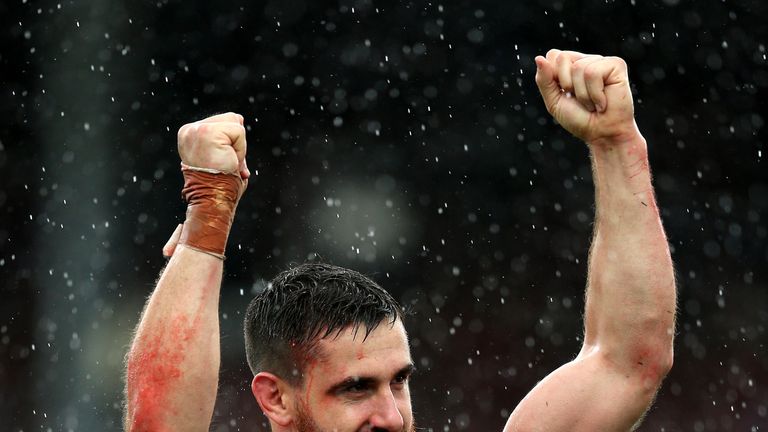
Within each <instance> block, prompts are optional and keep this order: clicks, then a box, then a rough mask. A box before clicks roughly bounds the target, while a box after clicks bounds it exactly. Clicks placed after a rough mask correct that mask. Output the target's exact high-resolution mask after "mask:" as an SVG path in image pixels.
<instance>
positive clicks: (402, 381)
mask: <svg viewBox="0 0 768 432" xmlns="http://www.w3.org/2000/svg"><path fill="white" fill-rule="evenodd" d="M407 382H408V375H405V374H403V375H398V376H396V377H395V379H393V380H392V383H393V384H405V383H407Z"/></svg>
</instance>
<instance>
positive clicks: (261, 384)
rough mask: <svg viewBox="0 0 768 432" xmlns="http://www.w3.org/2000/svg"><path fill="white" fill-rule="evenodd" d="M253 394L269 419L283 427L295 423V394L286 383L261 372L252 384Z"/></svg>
mask: <svg viewBox="0 0 768 432" xmlns="http://www.w3.org/2000/svg"><path fill="white" fill-rule="evenodd" d="M251 392H253V396H254V397H255V398H256V401H257V402H258V403H259V406H260V407H261V411H262V412H264V415H265V416H267V418H268V419H269V420H270V421H272V422H274V423H276V424H278V425H280V426H283V427H286V426H288V425H290V424H291V422H292V421H293V414H294V413H293V407H294V403H293V401H292V397H293V392H291V391H290V386H289V385H288V383H286V382H285V381H283V380H281V379H280V378H279V377H277V376H276V375H274V374H271V373H269V372H259V373H258V374H256V376H255V377H253V381H252V382H251Z"/></svg>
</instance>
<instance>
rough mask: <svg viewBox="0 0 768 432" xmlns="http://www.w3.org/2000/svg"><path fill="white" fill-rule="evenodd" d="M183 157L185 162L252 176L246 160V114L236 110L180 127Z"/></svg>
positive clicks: (180, 153)
mask: <svg viewBox="0 0 768 432" xmlns="http://www.w3.org/2000/svg"><path fill="white" fill-rule="evenodd" d="M178 144H179V156H181V162H182V163H184V164H186V165H189V166H192V167H197V168H207V169H214V170H218V171H222V172H225V173H233V174H234V173H239V174H240V176H241V177H242V178H243V179H247V178H248V177H250V175H251V173H250V171H248V165H247V163H246V162H245V152H246V148H247V145H246V142H245V127H244V126H243V116H241V115H240V114H235V113H231V112H229V113H225V114H219V115H215V116H212V117H208V118H206V119H203V120H199V121H196V122H194V123H187V124H185V125H184V126H182V127H181V128H179V133H178Z"/></svg>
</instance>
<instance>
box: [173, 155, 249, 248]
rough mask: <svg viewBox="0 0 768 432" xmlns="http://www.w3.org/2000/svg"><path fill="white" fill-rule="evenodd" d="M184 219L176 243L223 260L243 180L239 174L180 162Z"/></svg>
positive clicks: (245, 184) (242, 187) (244, 184)
mask: <svg viewBox="0 0 768 432" xmlns="http://www.w3.org/2000/svg"><path fill="white" fill-rule="evenodd" d="M181 170H182V173H183V174H184V189H182V191H181V197H182V198H183V199H184V200H185V201H186V202H187V219H186V221H184V227H183V228H182V231H181V237H180V239H179V244H183V245H186V246H188V247H190V248H192V249H197V250H199V251H201V252H206V253H208V254H210V255H213V256H216V257H218V258H221V259H224V250H225V249H226V246H227V237H228V236H229V229H230V228H231V227H232V221H233V219H234V217H235V209H236V208H237V203H238V201H240V197H241V196H242V195H243V192H244V191H245V188H246V186H247V182H246V181H245V180H243V179H242V178H241V177H240V175H239V174H231V173H223V172H212V170H203V169H198V168H193V167H189V166H186V165H182V168H181Z"/></svg>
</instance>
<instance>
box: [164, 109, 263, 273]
mask: <svg viewBox="0 0 768 432" xmlns="http://www.w3.org/2000/svg"><path fill="white" fill-rule="evenodd" d="M178 146H179V156H181V163H182V173H183V175H184V188H183V189H182V191H181V193H182V197H183V198H184V200H185V201H186V202H187V215H186V220H185V221H184V223H183V224H181V225H179V226H178V227H177V228H176V231H174V233H173V235H171V238H170V239H169V240H168V242H167V243H166V244H165V247H163V255H165V256H171V255H173V254H174V252H175V250H176V246H177V245H179V244H181V245H185V246H186V247H187V248H190V249H192V250H196V251H198V252H202V253H205V254H208V255H211V256H214V257H216V258H219V259H224V252H225V249H226V245H227V238H228V237H229V231H230V228H231V227H232V222H233V220H234V217H235V210H236V209H237V204H238V202H239V201H240V197H241V196H242V195H243V192H244V191H245V188H246V187H247V185H248V177H250V176H251V173H250V171H248V165H247V164H246V162H245V152H246V142H245V128H244V127H243V116H241V115H240V114H235V113H231V112H230V113H226V114H219V115H215V116H212V117H208V118H206V119H203V120H199V121H196V122H194V123H188V124H185V125H184V126H182V127H181V128H179V133H178Z"/></svg>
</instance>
